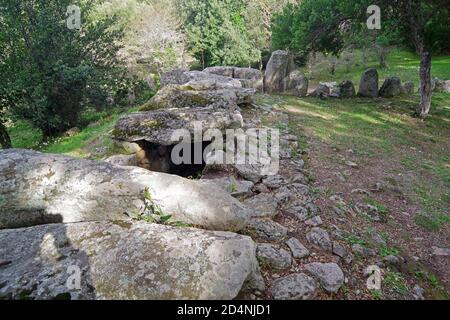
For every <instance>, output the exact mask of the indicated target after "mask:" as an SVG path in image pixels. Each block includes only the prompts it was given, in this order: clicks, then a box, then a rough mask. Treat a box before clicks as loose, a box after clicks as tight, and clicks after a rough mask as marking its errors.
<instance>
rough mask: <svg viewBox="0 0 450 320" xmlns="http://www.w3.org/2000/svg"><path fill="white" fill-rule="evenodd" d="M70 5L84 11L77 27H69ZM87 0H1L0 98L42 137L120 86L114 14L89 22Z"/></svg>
mask: <svg viewBox="0 0 450 320" xmlns="http://www.w3.org/2000/svg"><path fill="white" fill-rule="evenodd" d="M69 5H78V6H79V7H80V9H81V12H82V21H81V22H82V24H81V29H80V30H73V29H70V28H68V25H67V18H68V15H67V10H68V7H69ZM92 12H93V4H92V3H91V2H89V1H82V0H79V1H73V0H46V1H21V0H0V17H1V21H2V26H3V28H2V31H1V34H2V35H1V37H0V42H1V47H0V48H1V53H0V57H1V59H2V60H1V69H2V82H1V84H0V94H1V97H0V100H1V101H2V105H6V106H7V107H6V109H7V112H8V113H9V114H11V115H12V116H13V117H15V118H19V119H24V120H26V121H29V122H30V123H31V124H33V125H34V126H35V127H37V128H40V129H41V130H42V133H43V135H44V137H45V138H47V137H49V136H53V135H56V134H59V133H61V132H63V131H64V130H65V129H67V128H69V127H71V126H74V125H76V124H77V122H78V121H79V115H80V113H81V111H82V110H83V109H84V108H86V106H88V105H94V106H95V107H97V108H100V107H101V106H106V105H107V101H108V97H109V96H111V95H113V94H114V93H115V92H117V91H119V90H120V89H123V86H124V83H125V82H124V81H123V72H122V70H121V69H120V67H119V61H118V59H117V52H118V50H119V48H120V47H119V45H118V40H120V39H121V37H122V32H121V31H120V30H111V29H110V26H111V25H113V24H114V22H115V21H116V18H115V17H106V18H104V19H102V20H99V21H96V22H95V23H93V22H92V21H91V20H89V19H90V14H92Z"/></svg>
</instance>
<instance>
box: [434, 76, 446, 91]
mask: <svg viewBox="0 0 450 320" xmlns="http://www.w3.org/2000/svg"><path fill="white" fill-rule="evenodd" d="M431 86H432V90H433V91H434V92H450V80H441V79H439V78H434V79H432V80H431Z"/></svg>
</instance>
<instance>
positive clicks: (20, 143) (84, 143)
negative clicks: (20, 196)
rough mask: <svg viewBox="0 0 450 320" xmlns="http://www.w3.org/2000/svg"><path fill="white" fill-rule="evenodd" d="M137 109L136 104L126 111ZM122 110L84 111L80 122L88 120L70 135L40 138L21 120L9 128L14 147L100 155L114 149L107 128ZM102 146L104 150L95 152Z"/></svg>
mask: <svg viewBox="0 0 450 320" xmlns="http://www.w3.org/2000/svg"><path fill="white" fill-rule="evenodd" d="M134 111H137V108H132V109H129V110H127V111H126V112H125V113H130V112H134ZM121 114H122V113H119V112H114V111H113V112H111V113H106V112H101V113H94V112H86V113H85V114H83V118H82V120H83V122H85V123H89V124H88V125H87V126H86V127H85V128H83V129H82V130H81V131H80V132H79V133H78V134H76V135H74V136H72V137H58V138H55V139H53V140H51V141H48V142H42V134H41V132H40V131H39V130H37V129H33V128H32V127H31V126H29V125H28V124H26V123H24V122H17V123H15V124H14V125H13V126H12V127H10V128H9V132H10V135H11V140H12V143H13V147H14V148H28V149H35V150H39V151H41V152H48V153H61V154H66V155H70V156H74V157H82V158H93V159H96V158H100V157H104V156H105V154H106V155H108V154H111V153H113V152H114V145H113V142H112V140H111V138H110V132H111V131H112V129H113V128H114V125H115V124H116V122H117V120H118V119H119V117H120V115H121ZM98 149H103V152H98V151H97V150H98Z"/></svg>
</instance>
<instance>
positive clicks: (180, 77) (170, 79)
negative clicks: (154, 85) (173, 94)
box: [159, 69, 189, 88]
mask: <svg viewBox="0 0 450 320" xmlns="http://www.w3.org/2000/svg"><path fill="white" fill-rule="evenodd" d="M186 72H187V70H184V69H174V70H171V71H168V72H164V73H163V74H162V75H161V79H160V81H159V84H160V86H161V88H163V87H165V86H166V85H168V84H184V83H186V82H188V81H189V78H188V77H187V76H186V75H185V73H186Z"/></svg>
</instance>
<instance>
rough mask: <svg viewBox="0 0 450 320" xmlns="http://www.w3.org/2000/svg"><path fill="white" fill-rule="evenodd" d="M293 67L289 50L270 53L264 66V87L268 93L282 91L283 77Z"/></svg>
mask: <svg viewBox="0 0 450 320" xmlns="http://www.w3.org/2000/svg"><path fill="white" fill-rule="evenodd" d="M294 68H295V64H294V59H293V58H292V56H291V55H290V54H289V52H287V51H284V50H277V51H275V52H273V53H272V56H271V57H270V60H269V63H268V64H267V67H266V73H265V79H264V88H265V91H266V92H268V93H273V92H283V90H284V79H285V78H286V77H287V76H288V75H289V74H290V73H291V71H293V70H294Z"/></svg>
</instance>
